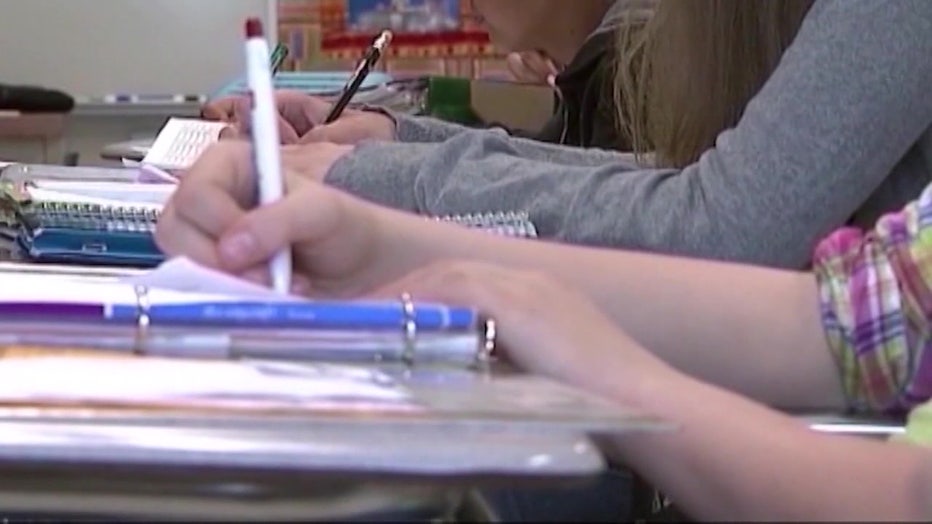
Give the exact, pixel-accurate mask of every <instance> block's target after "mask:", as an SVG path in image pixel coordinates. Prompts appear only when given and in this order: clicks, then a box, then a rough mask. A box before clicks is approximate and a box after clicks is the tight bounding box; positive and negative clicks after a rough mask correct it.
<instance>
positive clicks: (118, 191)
mask: <svg viewBox="0 0 932 524" xmlns="http://www.w3.org/2000/svg"><path fill="white" fill-rule="evenodd" d="M175 187H176V186H174V185H171V184H138V183H132V182H76V181H71V180H67V181H65V180H39V181H36V182H33V183H32V184H31V186H30V187H27V191H28V192H29V195H30V196H31V197H32V198H33V199H34V200H36V201H39V202H73V203H84V204H97V205H106V206H113V207H120V206H133V207H143V208H147V209H153V210H156V211H160V210H161V209H162V208H163V207H164V206H165V204H166V203H167V202H168V200H169V199H170V198H171V196H172V194H174V192H175Z"/></svg>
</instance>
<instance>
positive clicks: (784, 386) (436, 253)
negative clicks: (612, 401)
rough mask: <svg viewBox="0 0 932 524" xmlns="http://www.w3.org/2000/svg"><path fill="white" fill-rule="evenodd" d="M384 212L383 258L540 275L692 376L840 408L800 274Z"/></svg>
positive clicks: (799, 404)
mask: <svg viewBox="0 0 932 524" xmlns="http://www.w3.org/2000/svg"><path fill="white" fill-rule="evenodd" d="M385 213H386V214H387V216H386V217H384V218H385V219H384V220H382V222H383V223H386V224H392V225H390V226H386V227H387V228H388V229H390V231H391V232H390V233H389V238H391V237H394V238H393V239H392V240H389V241H388V242H387V244H386V246H385V247H384V248H383V249H385V250H388V251H391V255H390V256H385V257H383V258H384V259H386V260H389V259H392V260H395V261H396V262H397V263H398V264H400V265H410V266H409V268H410V267H415V266H420V265H423V264H425V263H427V262H429V261H436V260H443V259H474V260H482V261H486V262H492V263H497V264H502V265H505V266H510V267H514V268H525V269H536V270H541V271H544V272H547V273H549V274H551V275H554V276H556V277H557V278H560V279H561V280H563V281H564V282H567V283H569V284H571V285H573V286H575V287H576V288H578V289H580V290H582V291H584V292H585V293H586V294H587V295H588V296H590V297H591V298H592V299H593V300H594V301H595V302H596V303H597V304H598V305H599V306H600V307H601V308H602V310H603V311H605V312H606V314H608V315H609V316H610V317H611V318H612V319H614V320H615V321H616V322H617V324H618V325H619V326H621V327H622V328H623V329H624V330H625V331H627V332H628V333H630V334H631V335H632V336H633V337H634V338H635V339H636V340H638V341H639V342H640V343H641V344H642V345H644V346H645V347H647V348H649V349H650V350H651V351H653V352H654V353H655V354H657V355H658V356H660V357H661V358H663V359H664V360H666V361H667V362H670V363H671V364H673V365H674V366H675V367H677V368H679V369H681V370H683V371H685V372H687V373H689V374H691V375H696V376H698V377H700V378H701V379H703V380H706V381H709V382H712V383H715V384H718V385H721V386H724V387H727V388H730V389H733V390H736V391H740V392H741V393H744V394H746V395H749V396H751V397H753V398H755V399H758V400H761V401H763V402H766V403H768V404H772V405H777V406H780V407H784V408H825V409H828V408H839V407H841V406H843V398H842V395H841V388H840V385H839V379H838V372H837V370H836V367H835V364H834V362H833V360H832V359H831V356H830V353H829V351H828V349H827V346H826V340H825V337H824V334H823V330H822V327H821V324H820V320H819V315H818V307H817V297H816V289H815V283H814V280H813V279H812V278H811V277H810V275H808V274H804V273H793V272H784V271H776V270H768V269H762V268H754V267H748V266H739V265H730V264H723V263H716V262H707V261H699V260H689V259H680V258H673V257H660V256H656V255H648V254H638V253H632V252H625V251H612V250H599V249H591V248H582V247H569V246H563V245H559V244H553V243H545V242H539V241H523V240H516V239H506V238H501V237H497V236H494V235H491V234H488V233H484V232H475V231H469V230H465V229H463V228H460V227H455V226H449V225H443V224H436V223H432V222H429V221H426V220H424V219H421V218H417V217H412V216H409V215H402V214H400V213H396V212H393V211H387V210H386V211H385ZM399 246H404V248H403V249H402V248H400V247H399ZM401 251H403V253H402V252H401ZM404 272H405V271H404V269H401V268H395V269H393V270H392V274H393V275H398V274H401V273H404ZM774 377H781V378H782V379H780V378H778V379H776V380H775V379H774ZM790 377H792V381H790V380H789V378H790Z"/></svg>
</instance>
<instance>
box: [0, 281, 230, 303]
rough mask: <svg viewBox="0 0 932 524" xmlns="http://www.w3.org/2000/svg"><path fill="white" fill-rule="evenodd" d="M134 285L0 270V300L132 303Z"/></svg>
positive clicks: (210, 297)
mask: <svg viewBox="0 0 932 524" xmlns="http://www.w3.org/2000/svg"><path fill="white" fill-rule="evenodd" d="M147 296H148V300H149V303H150V304H152V305H158V304H186V303H191V302H232V301H237V300H241V299H242V297H240V296H236V295H232V294H223V293H185V292H182V291H177V290H172V289H153V288H150V289H148V291H147ZM137 302H138V299H137V296H136V289H135V286H134V285H131V284H127V283H126V282H125V281H123V280H104V279H94V278H82V277H80V276H79V275H49V274H41V273H31V274H30V273H0V305H2V304H16V303H29V304H67V305H72V304H75V305H80V304H91V305H94V304H100V305H118V304H119V305H136V304H137Z"/></svg>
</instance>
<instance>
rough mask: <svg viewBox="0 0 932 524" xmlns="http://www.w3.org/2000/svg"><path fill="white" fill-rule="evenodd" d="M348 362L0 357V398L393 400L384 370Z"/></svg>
mask: <svg viewBox="0 0 932 524" xmlns="http://www.w3.org/2000/svg"><path fill="white" fill-rule="evenodd" d="M344 368H346V370H350V369H352V368H349V367H347V366H302V365H297V364H287V363H262V362H246V361H240V362H233V361H196V360H193V361H192V360H182V359H157V358H112V359H109V358H88V357H70V358H69V357H34V358H28V357H27V358H7V359H0V401H5V402H42V401H45V402H62V401H67V402H83V403H107V404H113V403H116V404H134V403H136V404H152V403H163V402H164V403H170V404H179V405H182V406H183V405H185V404H186V403H193V404H197V405H204V404H207V405H214V404H215V405H218V406H223V405H256V406H262V405H278V406H282V407H299V406H300V405H301V404H303V403H308V402H313V401H315V400H325V399H334V398H337V399H340V398H344V399H364V400H371V401H399V400H404V399H406V398H408V396H409V395H408V393H407V392H406V391H405V390H404V389H402V388H400V387H398V386H397V385H396V384H394V383H393V382H392V381H391V379H390V378H389V377H387V376H384V375H380V374H378V373H377V372H371V373H367V374H359V373H350V372H348V371H347V372H344V371H343V369H344Z"/></svg>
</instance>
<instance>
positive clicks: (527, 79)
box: [506, 53, 537, 83]
mask: <svg viewBox="0 0 932 524" xmlns="http://www.w3.org/2000/svg"><path fill="white" fill-rule="evenodd" d="M506 61H507V65H508V71H509V72H510V73H511V76H513V77H514V79H515V80H517V81H518V82H522V83H533V82H536V81H537V79H536V78H535V77H534V75H533V74H532V73H531V71H530V69H528V67H527V65H526V64H525V63H524V60H523V59H522V58H521V54H520V53H511V54H509V55H508V58H507V59H506Z"/></svg>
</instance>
